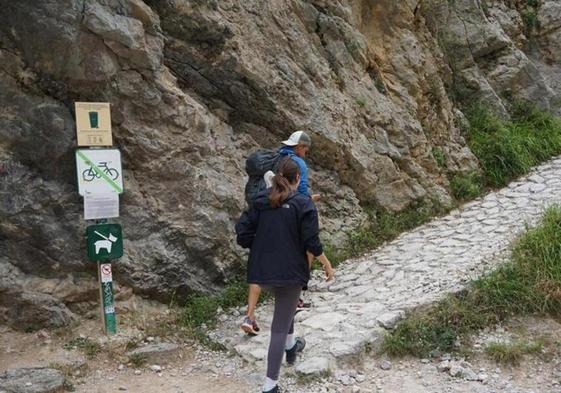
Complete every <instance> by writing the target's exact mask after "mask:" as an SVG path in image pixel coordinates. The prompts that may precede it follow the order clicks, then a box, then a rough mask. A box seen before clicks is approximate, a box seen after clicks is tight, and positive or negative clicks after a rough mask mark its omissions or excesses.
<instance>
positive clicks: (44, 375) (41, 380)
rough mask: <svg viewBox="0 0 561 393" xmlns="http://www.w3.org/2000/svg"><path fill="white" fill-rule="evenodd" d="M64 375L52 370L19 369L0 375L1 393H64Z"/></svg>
mask: <svg viewBox="0 0 561 393" xmlns="http://www.w3.org/2000/svg"><path fill="white" fill-rule="evenodd" d="M63 385H64V375H63V374H62V372H61V371H59V370H55V369H52V368H19V369H12V370H8V371H6V372H5V373H3V374H0V391H2V392H4V391H5V392H7V393H56V392H62V391H63Z"/></svg>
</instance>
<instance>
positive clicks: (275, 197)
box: [269, 157, 300, 208]
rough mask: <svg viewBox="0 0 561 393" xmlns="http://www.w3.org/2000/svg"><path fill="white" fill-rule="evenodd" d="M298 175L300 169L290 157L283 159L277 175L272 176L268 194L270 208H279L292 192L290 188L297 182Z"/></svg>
mask: <svg viewBox="0 0 561 393" xmlns="http://www.w3.org/2000/svg"><path fill="white" fill-rule="evenodd" d="M299 174H300V168H298V165H297V164H296V163H295V162H294V161H293V160H291V159H290V157H286V158H283V160H282V161H281V163H280V165H279V168H278V169H277V173H276V174H275V176H273V185H272V187H271V192H270V193H269V203H270V205H271V207H275V208H277V207H281V205H282V203H283V202H284V201H285V200H286V198H288V196H289V195H290V193H291V192H292V189H291V187H292V186H294V185H295V183H296V182H297V180H298V175H299Z"/></svg>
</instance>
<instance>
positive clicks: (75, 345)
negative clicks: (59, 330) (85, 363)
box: [63, 337, 101, 359]
mask: <svg viewBox="0 0 561 393" xmlns="http://www.w3.org/2000/svg"><path fill="white" fill-rule="evenodd" d="M63 348H64V349H66V350H67V351H70V350H73V349H78V350H79V351H81V352H82V353H83V354H84V355H86V357H87V358H88V359H94V358H95V357H96V356H97V354H98V353H99V352H100V351H101V346H100V345H99V344H98V343H96V342H95V341H93V340H91V339H89V338H87V337H76V338H73V339H72V340H70V341H68V342H67V343H65V344H64V346H63Z"/></svg>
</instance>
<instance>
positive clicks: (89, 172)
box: [82, 162, 119, 182]
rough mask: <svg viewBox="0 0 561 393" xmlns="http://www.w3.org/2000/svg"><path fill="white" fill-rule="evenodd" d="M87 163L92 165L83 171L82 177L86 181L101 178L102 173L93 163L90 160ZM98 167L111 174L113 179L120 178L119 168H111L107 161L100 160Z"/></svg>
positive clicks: (108, 174)
mask: <svg viewBox="0 0 561 393" xmlns="http://www.w3.org/2000/svg"><path fill="white" fill-rule="evenodd" d="M86 164H89V165H90V167H89V168H88V169H86V170H84V172H82V178H83V179H84V181H87V182H90V181H94V180H95V179H99V178H101V174H99V173H97V172H96V171H95V170H94V169H93V165H92V164H91V163H90V162H86ZM97 167H98V168H99V169H101V170H102V171H103V173H105V174H106V175H107V176H109V177H110V178H111V179H112V180H117V179H118V178H119V171H117V169H115V168H110V167H109V166H108V165H107V162H99V163H98V164H97Z"/></svg>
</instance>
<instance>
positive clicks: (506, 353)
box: [485, 341, 543, 365]
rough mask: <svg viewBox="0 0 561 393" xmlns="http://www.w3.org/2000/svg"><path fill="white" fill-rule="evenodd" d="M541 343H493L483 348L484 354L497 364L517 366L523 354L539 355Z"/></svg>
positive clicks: (541, 347)
mask: <svg viewBox="0 0 561 393" xmlns="http://www.w3.org/2000/svg"><path fill="white" fill-rule="evenodd" d="M542 349H543V342H541V341H532V342H522V341H519V342H513V343H502V342H494V343H491V344H489V345H487V346H486V347H485V353H486V354H487V356H489V357H490V358H491V359H493V360H494V361H496V362H497V363H502V364H512V365H517V364H518V363H519V362H520V359H522V356H523V355H525V354H539V353H540V352H541V351H542Z"/></svg>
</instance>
